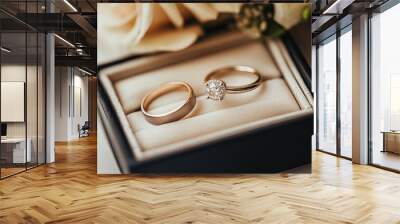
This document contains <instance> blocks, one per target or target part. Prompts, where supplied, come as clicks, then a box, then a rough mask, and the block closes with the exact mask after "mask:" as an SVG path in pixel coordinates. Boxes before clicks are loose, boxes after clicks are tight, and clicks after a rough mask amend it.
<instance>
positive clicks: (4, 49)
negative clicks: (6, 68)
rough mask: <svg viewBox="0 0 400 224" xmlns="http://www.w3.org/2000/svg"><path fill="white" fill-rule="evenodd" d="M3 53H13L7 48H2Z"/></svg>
mask: <svg viewBox="0 0 400 224" xmlns="http://www.w3.org/2000/svg"><path fill="white" fill-rule="evenodd" d="M0 49H1V50H2V51H4V52H6V53H11V50H9V49H7V48H5V47H1V48H0Z"/></svg>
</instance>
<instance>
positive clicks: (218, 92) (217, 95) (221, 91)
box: [204, 65, 262, 101]
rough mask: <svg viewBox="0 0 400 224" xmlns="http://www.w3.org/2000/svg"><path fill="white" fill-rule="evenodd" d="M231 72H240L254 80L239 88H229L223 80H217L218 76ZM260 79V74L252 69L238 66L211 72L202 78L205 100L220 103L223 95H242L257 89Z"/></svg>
mask: <svg viewBox="0 0 400 224" xmlns="http://www.w3.org/2000/svg"><path fill="white" fill-rule="evenodd" d="M233 72H242V73H244V74H248V75H252V76H254V77H255V80H254V81H253V82H251V83H248V84H244V85H240V86H229V85H226V83H225V82H224V81H223V80H220V79H217V78H218V77H220V76H225V75H229V74H232V73H233ZM261 81H262V78H261V75H260V73H258V72H257V70H255V69H254V68H252V67H249V66H244V65H238V66H228V67H223V68H220V69H217V70H214V71H212V72H211V73H209V74H208V75H207V76H206V77H205V78H204V84H205V87H206V92H207V94H208V97H207V99H212V100H215V101H221V100H223V99H224V96H225V94H227V93H230V94H235V93H244V92H248V91H251V90H253V89H255V88H257V87H258V86H259V85H260V84H261Z"/></svg>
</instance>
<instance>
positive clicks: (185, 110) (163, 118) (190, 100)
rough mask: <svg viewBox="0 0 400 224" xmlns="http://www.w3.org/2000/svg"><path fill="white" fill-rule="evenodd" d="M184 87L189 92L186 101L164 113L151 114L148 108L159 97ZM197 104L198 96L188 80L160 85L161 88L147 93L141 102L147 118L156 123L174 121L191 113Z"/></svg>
mask: <svg viewBox="0 0 400 224" xmlns="http://www.w3.org/2000/svg"><path fill="white" fill-rule="evenodd" d="M181 88H184V89H185V90H186V91H187V92H188V97H187V98H186V100H185V102H184V103H183V104H181V105H180V106H179V107H177V108H175V109H173V110H171V111H169V112H166V113H163V114H151V113H149V111H148V109H149V106H150V104H151V103H152V102H153V101H154V100H155V99H157V98H159V97H160V96H162V95H165V94H166V93H169V92H173V91H177V90H179V89H181ZM195 105H196V96H195V95H194V93H193V89H192V87H191V86H190V85H189V84H187V83H186V82H169V83H166V84H163V85H161V86H160V88H158V89H156V90H154V91H152V92H150V93H149V94H147V95H146V96H145V97H144V98H143V100H142V103H141V105H140V106H141V110H142V113H143V114H144V117H145V119H146V120H147V121H148V122H150V123H152V124H155V125H160V124H165V123H169V122H173V121H177V120H180V119H182V118H183V117H185V116H186V115H187V114H189V113H190V112H191V111H192V110H193V108H194V106H195Z"/></svg>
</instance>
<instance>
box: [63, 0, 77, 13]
mask: <svg viewBox="0 0 400 224" xmlns="http://www.w3.org/2000/svg"><path fill="white" fill-rule="evenodd" d="M64 3H65V4H66V5H68V7H70V8H71V9H72V10H73V11H74V12H78V9H76V8H75V6H73V5H72V4H71V3H70V2H69V1H68V0H64Z"/></svg>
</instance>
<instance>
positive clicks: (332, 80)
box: [318, 39, 336, 153]
mask: <svg viewBox="0 0 400 224" xmlns="http://www.w3.org/2000/svg"><path fill="white" fill-rule="evenodd" d="M318 148H319V149H320V150H323V151H326V152H330V153H336V39H333V40H332V41H330V42H328V43H326V44H323V45H320V46H319V48H318Z"/></svg>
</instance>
